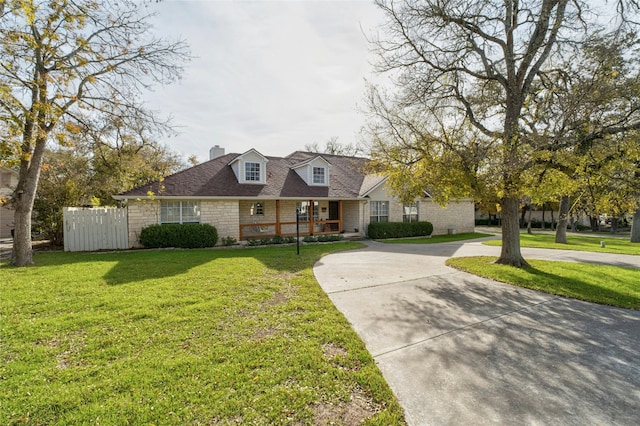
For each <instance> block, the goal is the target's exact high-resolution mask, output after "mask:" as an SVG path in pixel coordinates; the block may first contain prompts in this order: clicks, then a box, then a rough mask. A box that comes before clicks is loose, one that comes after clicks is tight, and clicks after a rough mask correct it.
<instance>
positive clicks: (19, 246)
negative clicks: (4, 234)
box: [11, 137, 46, 266]
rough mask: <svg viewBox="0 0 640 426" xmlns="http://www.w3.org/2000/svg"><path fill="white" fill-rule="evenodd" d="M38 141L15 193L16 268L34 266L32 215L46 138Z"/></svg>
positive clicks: (13, 254) (22, 167)
mask: <svg viewBox="0 0 640 426" xmlns="http://www.w3.org/2000/svg"><path fill="white" fill-rule="evenodd" d="M38 139H39V140H38V141H37V142H36V144H35V145H36V146H35V149H34V151H33V155H32V156H31V161H26V160H23V161H22V162H21V164H20V176H21V178H20V180H19V182H18V186H17V187H16V190H15V192H14V198H15V233H14V238H13V249H12V251H11V264H12V265H14V266H28V265H33V253H32V250H31V214H32V213H33V202H34V201H35V199H36V189H37V188H38V180H39V178H40V169H41V167H42V160H43V158H44V150H45V146H46V139H45V138H44V137H40V138H38ZM23 176H24V177H23Z"/></svg>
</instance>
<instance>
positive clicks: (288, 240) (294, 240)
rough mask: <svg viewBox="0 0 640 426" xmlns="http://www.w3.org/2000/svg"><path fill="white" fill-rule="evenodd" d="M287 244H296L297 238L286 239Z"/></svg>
mask: <svg viewBox="0 0 640 426" xmlns="http://www.w3.org/2000/svg"><path fill="white" fill-rule="evenodd" d="M284 242H285V244H292V243H295V242H296V237H284Z"/></svg>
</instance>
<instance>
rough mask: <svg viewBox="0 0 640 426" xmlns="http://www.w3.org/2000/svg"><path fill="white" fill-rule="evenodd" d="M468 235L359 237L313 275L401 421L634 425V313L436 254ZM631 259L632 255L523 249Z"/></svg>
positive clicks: (636, 260) (639, 414)
mask: <svg viewBox="0 0 640 426" xmlns="http://www.w3.org/2000/svg"><path fill="white" fill-rule="evenodd" d="M497 254H499V248H498V247H489V246H484V245H481V244H480V243H479V242H477V241H476V242H470V243H463V242H458V243H443V244H434V245H410V244H402V245H396V244H382V243H376V242H367V247H366V248H364V249H360V250H355V251H348V252H342V253H337V254H332V255H329V256H326V257H324V258H322V259H321V260H320V261H319V262H318V263H317V264H316V265H315V267H314V273H315V275H316V278H317V279H318V281H319V282H320V285H321V286H322V287H323V289H324V290H325V291H326V292H327V294H328V295H329V297H330V298H331V300H332V301H333V303H334V304H335V305H336V307H337V308H338V309H339V310H340V311H342V312H343V313H344V315H345V316H346V317H347V319H348V320H349V321H350V322H351V324H352V326H353V328H354V329H355V330H356V332H357V333H358V334H359V335H360V336H361V337H362V339H363V340H364V342H365V343H366V345H367V348H368V349H369V351H370V352H371V354H372V355H373V357H374V358H375V360H376V362H377V364H378V366H379V368H380V369H381V371H382V373H383V375H384V377H385V378H386V379H387V382H388V383H389V385H390V386H391V388H392V389H393V391H394V392H395V394H396V396H397V397H398V400H399V401H400V404H401V405H402V406H403V407H404V410H405V416H406V419H407V421H408V422H409V424H410V425H441V424H456V425H458V424H509V425H514V424H516V425H517V424H523V425H525V424H526V425H550V424H553V425H585V424H591V425H596V424H598V425H638V424H640V312H638V311H631V310H625V309H618V308H611V307H605V306H600V305H596V304H592V303H586V302H580V301H576V300H570V299H566V298H562V297H557V296H552V295H548V294H545V293H539V292H536V291H531V290H526V289H521V288H517V287H512V286H510V285H506V284H501V283H497V282H495V281H491V280H486V279H482V278H478V277H476V276H473V275H469V274H466V273H463V272H459V271H457V270H455V269H452V268H449V267H447V266H445V264H444V262H445V260H446V259H447V258H449V257H453V256H469V255H497ZM523 254H524V256H525V257H526V258H547V259H553V260H565V261H579V260H582V261H588V262H594V263H612V264H618V265H626V266H635V267H640V256H620V255H611V256H607V255H602V254H600V253H593V254H589V253H583V252H575V251H574V252H570V251H556V250H540V249H526V250H525V249H523Z"/></svg>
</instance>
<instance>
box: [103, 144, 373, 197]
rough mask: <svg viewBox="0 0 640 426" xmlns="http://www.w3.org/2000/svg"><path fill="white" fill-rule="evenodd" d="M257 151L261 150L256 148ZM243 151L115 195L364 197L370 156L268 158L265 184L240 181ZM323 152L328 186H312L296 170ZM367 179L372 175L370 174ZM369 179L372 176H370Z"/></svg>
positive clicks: (299, 153) (300, 154)
mask: <svg viewBox="0 0 640 426" xmlns="http://www.w3.org/2000/svg"><path fill="white" fill-rule="evenodd" d="M256 152H257V151H256ZM240 155H243V154H227V155H223V156H221V157H218V158H215V159H213V160H209V161H206V162H204V163H201V164H198V165H196V166H194V167H191V168H189V169H186V170H183V171H181V172H178V173H176V174H173V175H171V176H168V177H166V178H165V179H164V180H163V181H162V182H154V183H151V184H148V185H143V186H140V187H138V188H134V189H132V190H130V191H127V192H123V193H121V194H118V195H116V196H114V198H116V199H130V198H145V197H147V196H148V192H149V191H151V192H152V193H153V194H154V196H156V197H158V198H162V197H175V198H178V197H185V198H208V197H212V198H215V197H228V198H265V199H266V198H334V199H357V198H361V194H362V187H363V183H364V182H365V173H364V172H363V170H364V167H365V165H366V164H367V163H368V161H369V160H368V159H366V158H359V157H345V156H339V155H328V154H318V153H312V152H303V151H296V152H294V153H292V154H290V155H288V156H286V157H268V156H267V157H264V158H265V159H266V160H268V163H267V166H266V167H267V169H266V172H267V176H266V183H265V184H255V183H251V184H248V183H239V182H238V179H237V178H236V175H235V174H234V172H233V170H232V168H231V166H230V164H231V163H233V162H234V160H235V159H236V158H238V157H239V156H240ZM318 156H320V157H321V158H322V159H323V160H325V161H326V162H327V163H328V164H329V165H330V170H331V179H330V183H329V185H328V186H312V185H307V183H306V182H305V181H304V180H303V179H302V178H301V177H300V176H299V175H298V174H297V173H296V171H295V170H294V168H295V167H297V166H299V165H300V164H303V163H306V162H309V161H312V160H314V159H315V158H317V157H318ZM367 179H369V178H368V177H367ZM367 181H368V180H367Z"/></svg>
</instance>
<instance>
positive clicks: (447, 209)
mask: <svg viewBox="0 0 640 426" xmlns="http://www.w3.org/2000/svg"><path fill="white" fill-rule="evenodd" d="M474 211H475V206H474V202H473V200H460V201H458V202H456V201H451V202H450V203H449V204H447V205H446V206H444V207H442V206H441V205H440V204H438V203H436V202H435V201H433V200H429V199H423V200H420V201H419V202H418V216H419V218H420V219H419V220H426V221H428V222H431V223H432V224H433V235H443V234H447V233H449V232H450V231H453V232H456V233H458V234H461V233H463V232H473V230H474V228H475V220H474Z"/></svg>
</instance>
